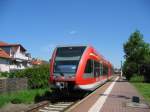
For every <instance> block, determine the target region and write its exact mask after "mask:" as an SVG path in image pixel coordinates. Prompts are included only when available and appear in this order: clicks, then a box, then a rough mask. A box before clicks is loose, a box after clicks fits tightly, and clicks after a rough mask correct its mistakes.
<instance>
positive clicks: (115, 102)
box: [69, 78, 150, 112]
mask: <svg viewBox="0 0 150 112" xmlns="http://www.w3.org/2000/svg"><path fill="white" fill-rule="evenodd" d="M113 82H114V80H112V81H110V82H108V83H106V84H104V85H103V86H101V87H100V88H98V89H97V90H96V91H95V92H94V93H92V94H91V95H90V96H88V97H87V98H85V99H84V100H82V101H81V102H79V103H78V104H77V105H75V106H74V107H72V108H71V109H70V110H69V111H70V112H91V111H90V110H91V108H92V107H93V105H95V104H96V103H97V102H98V100H101V99H102V100H104V98H102V96H106V97H105V101H104V104H103V105H102V107H101V108H100V110H98V111H97V112H150V108H149V107H148V108H146V107H132V106H128V105H127V104H129V103H132V102H131V101H132V96H138V97H140V103H142V104H146V102H145V101H144V99H143V97H142V96H141V95H140V94H139V93H138V92H137V90H136V89H135V88H134V86H133V85H132V84H130V83H129V82H127V81H126V80H123V79H121V78H119V79H118V80H117V81H115V84H114V86H113V88H112V90H111V92H110V93H109V94H104V93H107V92H106V90H107V89H108V88H109V87H110V86H111V85H112V83H113ZM98 106H99V107H100V105H98ZM99 107H98V108H99Z"/></svg>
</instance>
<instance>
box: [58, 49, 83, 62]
mask: <svg viewBox="0 0 150 112" xmlns="http://www.w3.org/2000/svg"><path fill="white" fill-rule="evenodd" d="M85 48H86V47H84V46H82V47H59V48H57V53H56V59H57V58H58V57H59V58H60V57H61V58H64V57H74V59H76V58H77V59H78V60H79V59H80V57H81V56H82V54H83V52H84V50H85Z"/></svg>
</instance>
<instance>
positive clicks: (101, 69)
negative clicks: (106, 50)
mask: <svg viewBox="0 0 150 112" xmlns="http://www.w3.org/2000/svg"><path fill="white" fill-rule="evenodd" d="M100 75H103V65H102V64H101V63H100Z"/></svg>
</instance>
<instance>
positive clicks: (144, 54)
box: [123, 31, 150, 79]
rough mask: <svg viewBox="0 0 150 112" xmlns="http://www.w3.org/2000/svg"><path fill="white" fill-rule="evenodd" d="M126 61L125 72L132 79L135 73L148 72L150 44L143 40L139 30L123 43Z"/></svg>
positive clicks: (142, 73)
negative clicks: (146, 67) (146, 66)
mask: <svg viewBox="0 0 150 112" xmlns="http://www.w3.org/2000/svg"><path fill="white" fill-rule="evenodd" d="M123 49H124V53H125V55H124V57H125V62H124V65H123V73H124V75H125V76H126V77H127V79H130V78H131V77H132V75H133V74H138V75H144V74H145V73H144V72H147V69H145V67H144V66H145V65H149V64H150V45H149V44H148V43H146V42H144V40H143V35H142V34H141V33H140V32H139V31H135V32H134V33H132V34H131V36H130V37H129V39H128V41H127V42H126V43H124V45H123Z"/></svg>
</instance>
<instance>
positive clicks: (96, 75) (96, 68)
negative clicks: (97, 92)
mask: <svg viewBox="0 0 150 112" xmlns="http://www.w3.org/2000/svg"><path fill="white" fill-rule="evenodd" d="M99 76H100V64H99V62H97V61H94V78H95V79H96V81H98V80H99Z"/></svg>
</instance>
